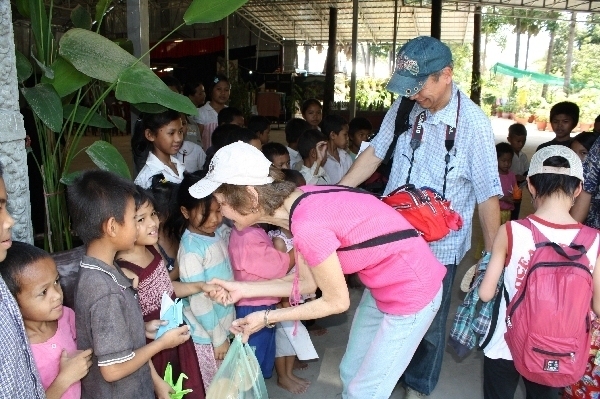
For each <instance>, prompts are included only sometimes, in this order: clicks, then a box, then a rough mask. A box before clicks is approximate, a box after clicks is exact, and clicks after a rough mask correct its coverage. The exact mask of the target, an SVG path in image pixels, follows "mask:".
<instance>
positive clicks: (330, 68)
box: [323, 7, 337, 116]
mask: <svg viewBox="0 0 600 399" xmlns="http://www.w3.org/2000/svg"><path fill="white" fill-rule="evenodd" d="M336 36H337V8H335V7H330V8H329V42H328V48H327V61H326V62H325V92H324V93H323V115H324V116H326V115H329V113H330V112H331V105H332V104H333V91H334V86H335V64H336V62H335V59H336V55H337V45H336V44H337V43H336V42H337V40H336Z"/></svg>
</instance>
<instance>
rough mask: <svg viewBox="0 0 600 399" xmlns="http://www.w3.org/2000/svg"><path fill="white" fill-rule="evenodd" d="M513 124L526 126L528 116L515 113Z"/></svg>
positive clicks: (522, 113)
mask: <svg viewBox="0 0 600 399" xmlns="http://www.w3.org/2000/svg"><path fill="white" fill-rule="evenodd" d="M515 122H517V123H520V124H521V125H526V124H527V123H528V115H527V114H525V112H522V111H521V112H517V113H516V114H515Z"/></svg>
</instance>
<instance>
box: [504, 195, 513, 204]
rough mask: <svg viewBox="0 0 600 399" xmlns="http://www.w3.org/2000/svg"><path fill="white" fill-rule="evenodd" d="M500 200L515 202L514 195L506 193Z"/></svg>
mask: <svg viewBox="0 0 600 399" xmlns="http://www.w3.org/2000/svg"><path fill="white" fill-rule="evenodd" d="M500 201H502V202H508V203H509V204H512V203H514V202H515V200H514V199H513V197H512V195H505V196H504V197H502V198H500Z"/></svg>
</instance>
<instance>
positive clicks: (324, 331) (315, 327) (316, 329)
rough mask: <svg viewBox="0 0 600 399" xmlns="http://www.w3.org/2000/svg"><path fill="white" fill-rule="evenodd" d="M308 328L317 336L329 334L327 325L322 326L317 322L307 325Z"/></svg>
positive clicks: (309, 331) (311, 333) (310, 332)
mask: <svg viewBox="0 0 600 399" xmlns="http://www.w3.org/2000/svg"><path fill="white" fill-rule="evenodd" d="M306 329H307V330H308V333H309V334H310V335H314V336H315V337H320V336H321V335H325V334H327V329H326V328H325V327H321V326H320V325H318V324H317V323H315V324H313V325H311V326H309V327H306Z"/></svg>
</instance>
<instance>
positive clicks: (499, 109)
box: [496, 105, 504, 118]
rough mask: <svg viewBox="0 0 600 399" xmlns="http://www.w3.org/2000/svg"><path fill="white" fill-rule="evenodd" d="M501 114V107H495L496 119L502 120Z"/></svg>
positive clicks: (502, 110)
mask: <svg viewBox="0 0 600 399" xmlns="http://www.w3.org/2000/svg"><path fill="white" fill-rule="evenodd" d="M503 112H504V109H503V107H502V105H498V106H497V107H496V116H497V117H498V118H502V113H503Z"/></svg>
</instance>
